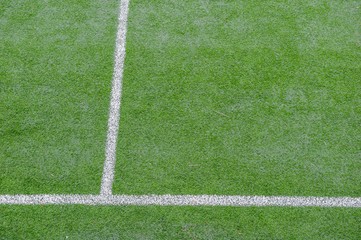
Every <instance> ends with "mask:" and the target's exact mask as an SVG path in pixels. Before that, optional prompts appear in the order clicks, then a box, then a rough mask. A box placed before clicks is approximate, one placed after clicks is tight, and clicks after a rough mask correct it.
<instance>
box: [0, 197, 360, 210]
mask: <svg viewBox="0 0 361 240" xmlns="http://www.w3.org/2000/svg"><path fill="white" fill-rule="evenodd" d="M4 204H7V205H8V204H11V205H49V204H61V205H65V204H81V205H136V206H147V205H158V206H238V207H241V206H258V207H260V206H280V207H286V206H289V207H353V208H360V207H361V198H351V197H285V196H279V197H277V196H273V197H267V196H222V195H0V205H4Z"/></svg>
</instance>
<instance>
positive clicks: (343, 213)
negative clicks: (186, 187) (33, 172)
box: [0, 206, 361, 240]
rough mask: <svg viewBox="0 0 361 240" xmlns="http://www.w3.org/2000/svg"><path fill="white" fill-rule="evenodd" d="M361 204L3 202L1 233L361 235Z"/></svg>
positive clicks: (78, 235) (213, 236) (91, 236)
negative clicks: (353, 206) (357, 206)
mask: <svg viewBox="0 0 361 240" xmlns="http://www.w3.org/2000/svg"><path fill="white" fill-rule="evenodd" d="M360 216H361V210H360V209H349V208H344V209H342V208H335V209H331V208H312V207H311V208H287V207H285V208H279V207H246V208H233V207H154V206H153V207H152V206H148V207H136V206H128V207H124V206H123V207H104V206H0V239H4V240H5V239H6V240H7V239H359V236H360V235H359V229H360V226H361V217H360Z"/></svg>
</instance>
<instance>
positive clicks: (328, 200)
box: [0, 0, 361, 208]
mask: <svg viewBox="0 0 361 240" xmlns="http://www.w3.org/2000/svg"><path fill="white" fill-rule="evenodd" d="M128 8H129V0H121V3H120V13H119V19H118V21H119V24H118V29H117V39H116V49H115V63H114V73H113V81H112V92H111V101H110V108H109V120H108V133H107V142H106V154H105V155H106V157H105V162H104V169H103V176H102V182H101V190H100V195H56V194H55V195H51V194H48V195H0V205H54V204H56V205H67V204H79V205H136V206H149V205H155V206H239V207H240V206H258V207H261V206H284V207H287V206H289V207H353V208H361V198H351V197H295V196H224V195H112V184H113V179H114V167H115V152H116V143H117V135H118V128H119V117H120V103H121V93H122V79H123V66H124V59H125V40H126V25H127V19H128Z"/></svg>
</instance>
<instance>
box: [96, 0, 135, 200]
mask: <svg viewBox="0 0 361 240" xmlns="http://www.w3.org/2000/svg"><path fill="white" fill-rule="evenodd" d="M128 6H129V0H121V2H120V12H119V16H118V29H117V38H116V45H115V57H114V58H115V61H114V72H113V81H112V93H111V100H110V107H109V120H108V133H107V142H106V149H105V162H104V168H103V176H102V182H101V186H100V194H101V195H112V185H113V180H114V168H115V157H116V145H117V137H118V129H119V117H120V104H121V103H120V102H121V97H122V82H123V67H124V59H125V40H126V33H127V19H128Z"/></svg>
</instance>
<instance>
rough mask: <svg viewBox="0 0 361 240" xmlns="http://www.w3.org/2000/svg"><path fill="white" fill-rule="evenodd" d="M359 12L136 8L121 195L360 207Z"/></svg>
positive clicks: (238, 4)
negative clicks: (258, 198)
mask: <svg viewBox="0 0 361 240" xmlns="http://www.w3.org/2000/svg"><path fill="white" fill-rule="evenodd" d="M360 6H361V2H360V1H340V0H331V1H326V0H318V1H314V0H306V1H295V0H291V1H281V0H279V1H263V0H262V1H261V0H258V1H257V0H256V1H254V0H252V1H251V0H247V1H245V0H243V1H241V0H228V1H224V0H223V1H222V0H221V1H206V0H203V1H201V0H184V1H178V0H169V1H161V0H152V1H149V0H137V1H135V0H134V1H131V4H130V13H129V20H128V33H127V46H126V51H127V56H126V61H125V72H124V87H123V98H122V109H121V121H120V132H119V142H118V147H117V154H118V158H117V165H116V179H115V183H114V191H115V192H116V193H122V194H124V193H125V194H168V193H170V194H230V195H296V196H353V197H360V195H361V174H360V169H361V155H360V151H361V148H360V147H361V128H360V124H361V107H360V106H361V102H360V99H361V78H360V76H361V42H360V39H361V31H360V25H359V24H357V23H359V22H360V21H361V9H360Z"/></svg>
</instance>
